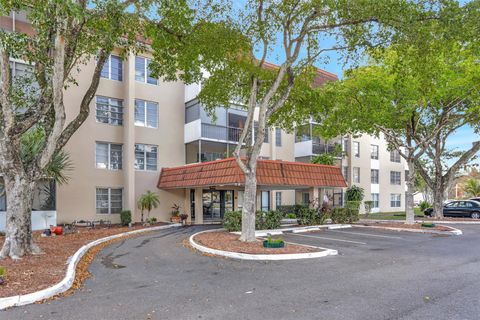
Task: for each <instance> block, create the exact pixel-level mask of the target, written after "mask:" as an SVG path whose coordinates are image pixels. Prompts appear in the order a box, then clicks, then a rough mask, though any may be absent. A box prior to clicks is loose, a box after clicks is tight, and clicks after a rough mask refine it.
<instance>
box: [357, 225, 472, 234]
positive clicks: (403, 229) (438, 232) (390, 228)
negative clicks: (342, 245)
mask: <svg viewBox="0 0 480 320" xmlns="http://www.w3.org/2000/svg"><path fill="white" fill-rule="evenodd" d="M355 227H360V228H373V229H384V230H393V231H407V232H417V233H431V234H448V233H449V234H453V235H455V236H461V235H462V234H463V232H462V230H460V229H457V228H453V227H450V226H444V227H447V228H450V229H452V230H451V231H438V230H428V229H409V228H394V227H381V226H364V225H355Z"/></svg>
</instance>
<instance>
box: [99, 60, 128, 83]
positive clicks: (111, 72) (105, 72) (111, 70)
mask: <svg viewBox="0 0 480 320" xmlns="http://www.w3.org/2000/svg"><path fill="white" fill-rule="evenodd" d="M100 76H101V77H102V78H105V79H110V80H118V81H122V80H123V61H122V59H121V58H120V57H119V56H115V55H113V54H111V55H110V57H108V59H107V61H105V64H104V65H103V68H102V73H101V74H100Z"/></svg>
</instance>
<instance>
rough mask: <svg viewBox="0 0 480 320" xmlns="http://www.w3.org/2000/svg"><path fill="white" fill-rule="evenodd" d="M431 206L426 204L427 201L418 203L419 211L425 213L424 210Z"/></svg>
mask: <svg viewBox="0 0 480 320" xmlns="http://www.w3.org/2000/svg"><path fill="white" fill-rule="evenodd" d="M431 206H432V205H431V204H430V203H428V201H422V202H420V210H422V212H423V211H425V210H426V209H428V208H430V207H431Z"/></svg>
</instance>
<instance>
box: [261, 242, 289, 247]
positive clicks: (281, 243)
mask: <svg viewBox="0 0 480 320" xmlns="http://www.w3.org/2000/svg"><path fill="white" fill-rule="evenodd" d="M263 247H264V248H283V247H285V242H283V241H282V242H279V243H269V242H268V240H264V241H263Z"/></svg>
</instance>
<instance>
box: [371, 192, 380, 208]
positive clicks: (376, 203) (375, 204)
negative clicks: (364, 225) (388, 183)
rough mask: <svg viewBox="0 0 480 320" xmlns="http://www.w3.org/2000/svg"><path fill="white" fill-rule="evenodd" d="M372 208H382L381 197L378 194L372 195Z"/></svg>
mask: <svg viewBox="0 0 480 320" xmlns="http://www.w3.org/2000/svg"><path fill="white" fill-rule="evenodd" d="M372 201H373V204H372V208H375V209H376V208H379V207H380V195H379V194H378V193H372Z"/></svg>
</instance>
